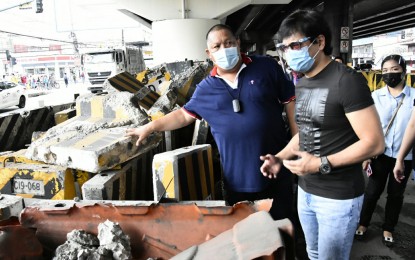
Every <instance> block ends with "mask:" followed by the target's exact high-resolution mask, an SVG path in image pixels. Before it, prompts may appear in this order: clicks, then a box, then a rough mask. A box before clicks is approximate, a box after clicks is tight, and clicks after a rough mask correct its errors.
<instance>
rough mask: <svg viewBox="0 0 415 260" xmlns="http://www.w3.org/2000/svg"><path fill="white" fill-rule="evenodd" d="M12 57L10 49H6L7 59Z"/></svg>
mask: <svg viewBox="0 0 415 260" xmlns="http://www.w3.org/2000/svg"><path fill="white" fill-rule="evenodd" d="M11 57H12V56H11V55H10V51H9V50H6V58H7V60H10V58H11Z"/></svg>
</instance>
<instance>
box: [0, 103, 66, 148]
mask: <svg viewBox="0 0 415 260" xmlns="http://www.w3.org/2000/svg"><path fill="white" fill-rule="evenodd" d="M72 105H73V103H69V104H63V105H57V106H49V107H43V108H39V109H34V110H30V111H29V110H27V111H22V112H16V111H13V112H9V113H8V114H6V115H4V114H3V115H2V116H1V117H0V151H8V150H10V151H17V150H19V149H23V148H25V146H26V145H27V144H30V142H31V138H32V133H33V132H35V131H46V130H48V129H49V128H51V127H52V126H54V125H55V122H54V116H55V114H56V113H57V112H59V111H62V110H64V109H67V108H70V107H71V106H72Z"/></svg>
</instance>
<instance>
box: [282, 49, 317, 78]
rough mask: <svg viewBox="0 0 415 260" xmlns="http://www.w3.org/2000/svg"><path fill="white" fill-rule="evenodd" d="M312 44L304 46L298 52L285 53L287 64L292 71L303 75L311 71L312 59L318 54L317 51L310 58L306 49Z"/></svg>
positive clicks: (289, 51)
mask: <svg viewBox="0 0 415 260" xmlns="http://www.w3.org/2000/svg"><path fill="white" fill-rule="evenodd" d="M313 42H314V41H313ZM313 42H312V43H311V44H310V45H309V46H304V47H303V48H301V49H299V50H288V51H287V52H286V53H285V59H286V61H287V64H288V66H290V68H291V69H292V70H294V71H296V72H302V73H305V72H307V71H309V70H310V69H311V67H312V66H313V64H314V58H315V57H316V56H317V54H318V53H319V52H320V50H318V51H317V53H316V54H315V55H314V56H313V57H310V54H309V53H308V49H309V48H310V46H311V45H312V44H313Z"/></svg>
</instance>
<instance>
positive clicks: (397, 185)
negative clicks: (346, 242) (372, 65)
mask: <svg viewBox="0 0 415 260" xmlns="http://www.w3.org/2000/svg"><path fill="white" fill-rule="evenodd" d="M405 75H406V62H405V60H404V59H403V58H402V56H400V55H389V56H387V57H385V58H384V59H383V61H382V80H383V81H384V82H385V83H386V87H384V88H381V89H378V90H375V91H374V92H373V93H372V97H373V100H374V102H375V106H376V110H377V111H378V113H379V116H380V120H381V123H382V128H383V131H384V134H385V145H386V148H385V152H384V153H383V154H381V155H379V156H378V157H376V158H375V159H372V160H371V161H365V162H364V163H363V168H364V169H366V168H367V167H371V169H372V174H371V175H370V176H369V181H368V184H367V187H366V190H365V196H364V201H363V207H362V211H361V214H360V221H359V227H358V228H357V230H356V233H355V238H356V239H358V240H363V239H364V238H365V235H366V231H367V229H368V227H369V224H370V220H371V218H372V215H373V212H374V210H375V208H376V205H377V201H378V199H379V197H380V195H381V194H382V192H383V190H384V189H385V186H386V182H388V186H387V193H388V197H387V200H386V206H385V220H384V223H383V225H382V229H383V238H382V241H383V243H384V244H385V245H386V246H388V247H390V246H392V245H393V244H394V242H395V240H394V239H393V235H392V233H393V231H394V228H395V226H396V224H397V223H398V218H399V214H400V212H401V208H402V204H403V197H404V196H403V194H404V191H405V187H406V183H407V181H408V178H409V176H410V174H411V171H412V169H411V168H412V167H411V165H412V153H410V154H409V155H407V156H406V157H405V160H404V165H405V171H404V178H402V179H400V181H398V180H397V179H395V176H394V173H393V169H394V166H395V162H396V158H397V155H398V152H399V149H400V147H401V143H402V139H403V135H404V131H405V128H406V127H407V125H408V121H409V119H410V117H411V112H412V107H413V100H414V97H415V89H413V88H411V87H409V86H406V85H405ZM368 163H370V164H369V165H368Z"/></svg>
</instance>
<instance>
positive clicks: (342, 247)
mask: <svg viewBox="0 0 415 260" xmlns="http://www.w3.org/2000/svg"><path fill="white" fill-rule="evenodd" d="M362 204H363V195H362V196H359V197H357V198H354V199H348V200H335V199H328V198H323V197H320V196H316V195H312V194H310V193H306V192H305V191H304V190H303V189H301V188H300V187H298V216H299V218H300V223H301V226H302V228H303V231H304V236H305V240H306V244H307V254H308V257H309V258H310V259H311V260H313V259H320V260H322V259H336V260H340V259H345V260H348V259H349V256H350V251H351V249H352V244H353V237H354V233H355V231H356V228H357V225H358V222H359V215H360V210H361V208H362Z"/></svg>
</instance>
